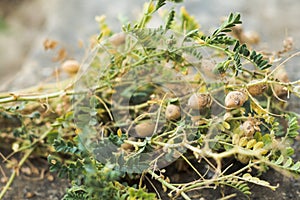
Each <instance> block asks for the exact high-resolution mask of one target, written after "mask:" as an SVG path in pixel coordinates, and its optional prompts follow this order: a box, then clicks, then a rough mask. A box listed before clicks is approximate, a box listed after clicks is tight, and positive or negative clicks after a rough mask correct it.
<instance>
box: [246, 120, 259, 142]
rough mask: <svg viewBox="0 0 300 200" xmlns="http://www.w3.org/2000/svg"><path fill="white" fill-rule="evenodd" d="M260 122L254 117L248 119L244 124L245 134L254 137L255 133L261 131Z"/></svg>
mask: <svg viewBox="0 0 300 200" xmlns="http://www.w3.org/2000/svg"><path fill="white" fill-rule="evenodd" d="M258 125H259V124H258V122H257V121H256V120H254V119H248V120H246V121H245V122H244V123H243V124H242V129H243V132H244V135H245V136H246V137H248V138H251V137H253V135H254V133H256V132H257V131H260V128H259V126H258Z"/></svg>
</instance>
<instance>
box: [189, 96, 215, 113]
mask: <svg viewBox="0 0 300 200" xmlns="http://www.w3.org/2000/svg"><path fill="white" fill-rule="evenodd" d="M188 106H189V107H190V108H192V109H194V110H201V109H203V108H207V107H210V106H211V97H210V95H209V94H204V93H194V94H193V95H192V96H191V97H190V98H189V100H188Z"/></svg>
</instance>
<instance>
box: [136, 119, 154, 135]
mask: <svg viewBox="0 0 300 200" xmlns="http://www.w3.org/2000/svg"><path fill="white" fill-rule="evenodd" d="M154 129H155V123H154V122H151V121H143V122H141V123H140V124H137V125H136V126H135V132H136V134H137V136H139V137H142V138H144V137H149V136H152V134H153V132H154Z"/></svg>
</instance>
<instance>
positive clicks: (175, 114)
mask: <svg viewBox="0 0 300 200" xmlns="http://www.w3.org/2000/svg"><path fill="white" fill-rule="evenodd" d="M165 115H166V119H167V120H176V119H179V118H180V107H179V106H177V105H174V104H169V105H168V106H167V108H166V112H165Z"/></svg>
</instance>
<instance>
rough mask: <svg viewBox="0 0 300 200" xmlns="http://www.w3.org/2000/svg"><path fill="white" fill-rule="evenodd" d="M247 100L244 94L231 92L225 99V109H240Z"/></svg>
mask: <svg viewBox="0 0 300 200" xmlns="http://www.w3.org/2000/svg"><path fill="white" fill-rule="evenodd" d="M247 100H248V96H247V94H246V93H245V92H241V91H231V92H229V93H228V94H227V95H226V97H225V106H226V107H227V108H238V107H241V106H242V105H243V104H244V103H245V102H246V101H247Z"/></svg>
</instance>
